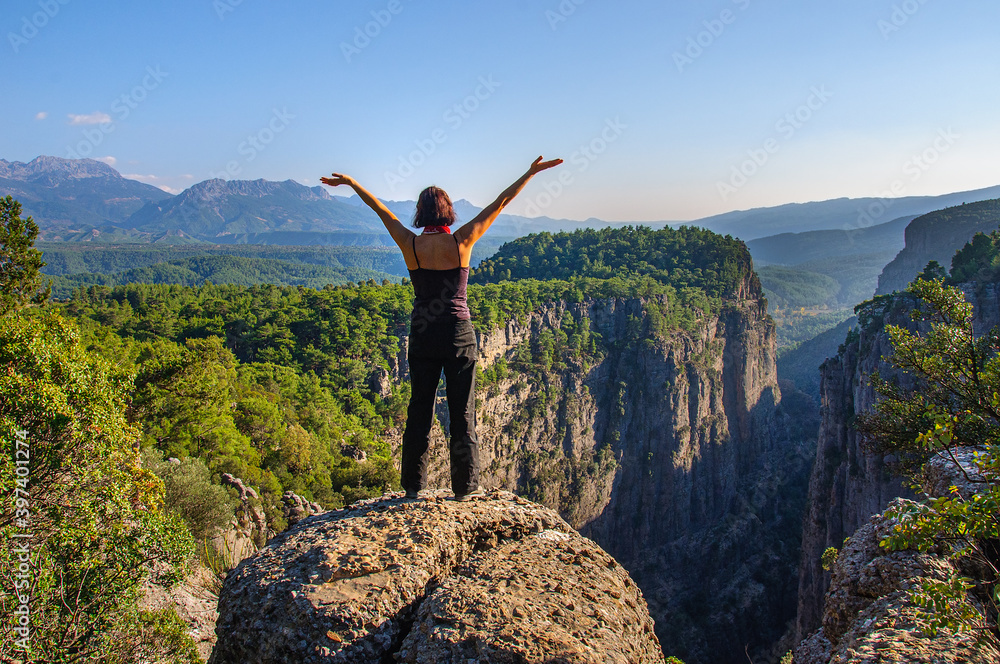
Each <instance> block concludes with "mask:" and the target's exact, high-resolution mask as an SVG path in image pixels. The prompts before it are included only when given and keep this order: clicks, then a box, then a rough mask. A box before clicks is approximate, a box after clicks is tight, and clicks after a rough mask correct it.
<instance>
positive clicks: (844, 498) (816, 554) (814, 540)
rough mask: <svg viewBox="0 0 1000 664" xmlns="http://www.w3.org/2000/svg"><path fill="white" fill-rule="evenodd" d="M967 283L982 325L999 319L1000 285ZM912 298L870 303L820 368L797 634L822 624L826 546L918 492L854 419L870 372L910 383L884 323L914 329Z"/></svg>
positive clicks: (866, 404) (869, 391)
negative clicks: (868, 445) (865, 444)
mask: <svg viewBox="0 0 1000 664" xmlns="http://www.w3.org/2000/svg"><path fill="white" fill-rule="evenodd" d="M963 290H964V291H965V293H966V297H967V299H969V301H970V302H972V304H973V308H974V320H973V324H974V329H975V330H976V332H977V333H981V332H983V331H985V330H988V329H990V328H992V327H993V326H995V325H997V324H998V323H1000V285H998V284H966V285H964V286H963ZM914 306H915V301H914V300H913V298H912V297H911V296H908V295H906V294H897V295H895V296H893V297H891V298H882V299H881V300H878V301H876V302H874V303H873V304H871V305H869V307H868V308H867V309H866V310H865V311H863V312H862V314H861V316H859V318H860V319H861V321H862V322H861V324H860V325H859V327H858V328H857V329H856V330H855V331H853V332H852V333H851V334H850V335H848V339H847V341H846V342H845V343H844V344H843V345H842V346H841V347H840V351H839V353H838V354H837V355H836V356H835V357H832V358H830V359H828V360H827V361H826V362H825V363H824V364H823V366H822V367H821V369H820V371H821V376H822V378H821V380H822V383H821V394H822V402H821V404H822V405H821V410H822V413H821V418H822V423H821V427H820V432H819V441H818V448H817V452H816V461H815V463H814V465H813V470H812V476H811V478H810V485H809V508H808V513H807V515H806V520H805V523H804V525H803V534H802V556H801V564H800V568H799V608H798V618H797V625H796V634H797V638H799V639H801V638H805V636H806V635H808V634H809V633H811V632H813V631H814V630H816V629H817V628H819V626H820V622H821V619H822V616H823V597H824V594H825V593H826V591H827V588H828V587H829V584H830V574H829V573H828V572H824V571H823V569H822V567H821V564H820V557H821V556H822V554H823V551H824V550H825V549H826V548H827V547H835V548H838V549H839V548H840V547H841V545H842V543H843V541H844V539H845V538H846V537H849V536H850V535H851V534H852V533H854V531H855V530H857V529H858V528H860V527H861V526H863V525H865V524H866V523H868V520H869V518H870V517H871V516H872V515H874V514H877V513H880V512H882V511H883V510H884V509H885V508H886V506H887V505H888V504H889V502H890V501H892V500H893V499H894V498H896V497H906V498H913V497H915V496H914V494H913V492H912V491H911V490H910V489H909V488H908V486H907V483H906V482H904V481H903V480H902V479H901V478H899V477H898V476H896V475H894V474H893V472H892V470H891V464H890V463H887V462H886V460H885V459H883V458H882V457H881V456H878V455H874V454H871V453H869V452H867V451H865V450H864V449H863V448H862V446H861V444H860V441H859V440H858V436H857V433H856V431H855V430H854V428H853V426H852V423H853V421H854V419H855V417H856V416H857V415H858V414H860V413H866V412H870V411H871V409H872V405H873V403H874V401H875V396H876V395H875V392H874V390H873V388H872V386H871V384H870V381H869V378H870V377H871V375H872V374H873V373H874V372H876V371H878V372H879V374H880V375H881V376H882V377H883V378H885V379H893V380H896V381H898V383H899V385H900V387H902V388H903V389H907V388H908V387H911V386H912V381H911V380H910V379H909V378H908V377H907V376H906V375H903V374H900V372H898V371H897V370H896V369H894V368H893V367H892V365H891V364H890V362H889V361H888V359H887V358H888V357H889V355H890V354H891V353H892V346H891V343H890V341H889V338H888V335H887V334H886V332H885V326H886V325H889V324H894V325H899V326H908V327H910V329H913V326H914V323H913V322H912V321H911V320H910V316H909V314H910V311H911V310H912V308H913V307H914Z"/></svg>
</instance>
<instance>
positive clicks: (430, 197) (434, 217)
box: [413, 187, 455, 228]
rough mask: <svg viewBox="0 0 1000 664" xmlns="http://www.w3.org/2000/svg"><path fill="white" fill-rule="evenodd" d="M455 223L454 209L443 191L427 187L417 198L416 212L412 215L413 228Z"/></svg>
mask: <svg viewBox="0 0 1000 664" xmlns="http://www.w3.org/2000/svg"><path fill="white" fill-rule="evenodd" d="M453 223H455V208H454V207H452V205H451V199H450V198H448V194H446V193H445V191H444V189H439V188H438V187H427V188H426V189H424V190H423V191H422V192H420V196H419V197H418V198H417V211H416V213H415V214H414V215H413V227H414V228H423V227H424V226H451V225H452V224H453Z"/></svg>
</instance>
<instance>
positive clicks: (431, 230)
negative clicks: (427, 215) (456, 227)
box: [423, 226, 451, 235]
mask: <svg viewBox="0 0 1000 664" xmlns="http://www.w3.org/2000/svg"><path fill="white" fill-rule="evenodd" d="M435 233H451V227H450V226H424V232H423V235H434V234H435Z"/></svg>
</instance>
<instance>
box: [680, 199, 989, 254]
mask: <svg viewBox="0 0 1000 664" xmlns="http://www.w3.org/2000/svg"><path fill="white" fill-rule="evenodd" d="M998 196H1000V186H995V187H987V188H985V189H976V190H973V191H961V192H956V193H952V194H944V195H941V196H907V197H906V198H891V199H881V198H837V199H834V200H829V201H814V202H810V203H788V204H785V205H779V206H776V207H768V208H755V209H751V210H737V211H734V212H726V213H724V214H719V215H715V216H711V217H705V218H703V219H698V220H696V221H691V222H688V224H696V225H699V226H703V227H704V228H707V229H709V230H712V231H715V232H716V233H719V234H722V235H735V236H737V237H739V238H740V239H742V240H744V241H745V242H749V241H750V240H755V239H757V238H761V237H766V236H769V235H777V234H779V233H785V232H803V231H815V230H831V229H839V230H842V231H847V232H854V231H856V230H861V229H865V228H868V227H870V226H876V225H878V222H879V221H880V220H882V219H883V218H885V216H886V215H887V214H890V215H891V216H890V217H888V219H898V218H900V217H907V216H910V217H915V216H918V215H922V214H927V213H928V212H933V211H934V210H940V209H941V208H945V207H952V206H955V205H961V204H962V203H971V202H975V201H982V200H986V199H990V198H997V197H998ZM888 219H886V221H888Z"/></svg>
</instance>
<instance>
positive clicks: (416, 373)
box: [401, 320, 479, 495]
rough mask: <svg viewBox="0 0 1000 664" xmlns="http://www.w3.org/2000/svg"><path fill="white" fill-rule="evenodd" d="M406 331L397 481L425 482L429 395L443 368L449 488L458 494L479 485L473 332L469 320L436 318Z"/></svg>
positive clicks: (406, 484)
mask: <svg viewBox="0 0 1000 664" xmlns="http://www.w3.org/2000/svg"><path fill="white" fill-rule="evenodd" d="M421 327H422V328H423V329H421V330H419V331H418V330H416V329H414V331H413V332H412V333H411V335H410V348H409V352H408V353H407V359H408V360H409V363H410V387H411V394H410V405H409V408H408V409H407V411H406V429H405V431H404V432H403V462H402V473H401V475H402V477H401V483H402V485H403V489H405V490H407V491H420V490H421V489H423V488H424V487H425V486H426V485H427V461H428V457H429V451H428V447H429V445H430V433H431V424H432V422H433V419H434V399H435V396H436V394H437V386H438V381H439V380H440V378H441V370H442V369H443V370H444V379H445V388H446V390H447V394H448V413H449V415H450V418H451V439H450V441H449V450H450V452H451V488H452V490H453V491H454V492H455V494H456V495H462V494H466V493H469V492H470V491H474V490H476V489H478V488H479V440H478V438H476V394H475V393H476V359H477V357H478V353H477V350H476V333H475V331H474V330H473V328H472V321H468V320H460V321H439V322H436V323H435V324H433V325H429V326H426V327H424V326H421Z"/></svg>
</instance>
